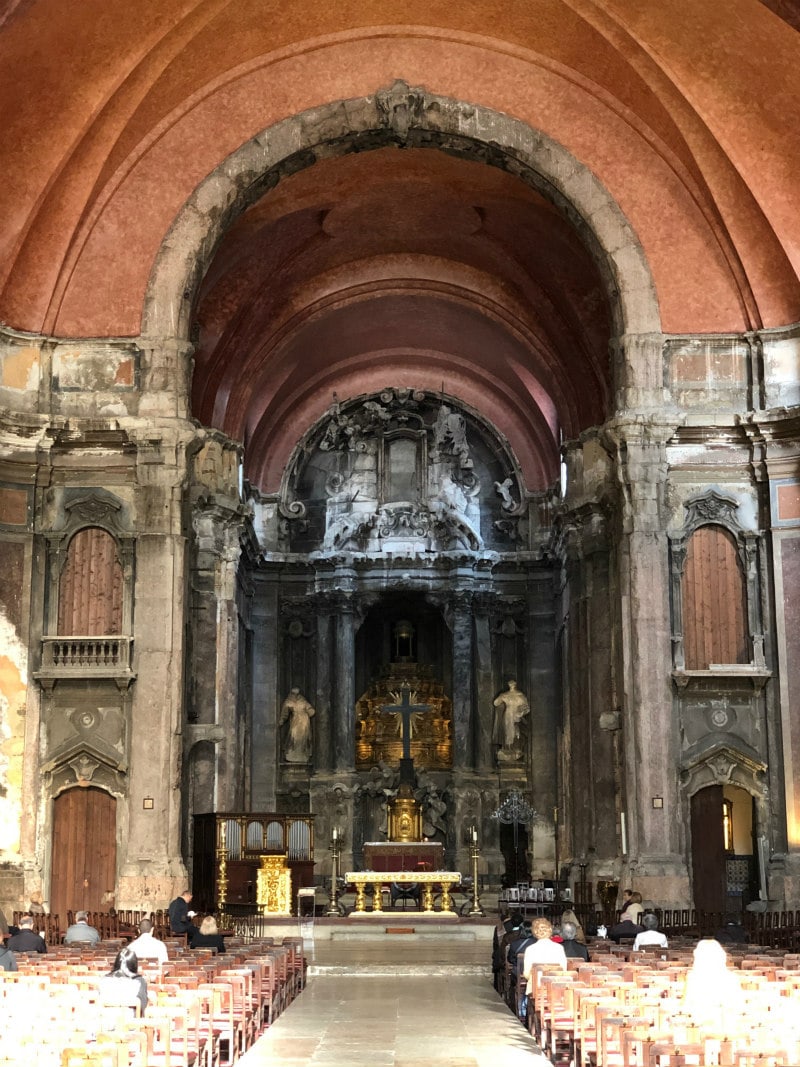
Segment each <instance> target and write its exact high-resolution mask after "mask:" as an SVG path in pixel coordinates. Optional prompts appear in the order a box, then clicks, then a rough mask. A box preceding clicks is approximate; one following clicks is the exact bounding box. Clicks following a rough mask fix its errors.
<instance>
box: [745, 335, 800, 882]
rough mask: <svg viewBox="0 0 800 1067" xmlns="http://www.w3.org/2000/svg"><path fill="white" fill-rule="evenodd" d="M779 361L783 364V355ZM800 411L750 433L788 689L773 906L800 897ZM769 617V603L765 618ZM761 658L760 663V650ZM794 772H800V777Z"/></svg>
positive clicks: (782, 717)
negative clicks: (755, 446)
mask: <svg viewBox="0 0 800 1067" xmlns="http://www.w3.org/2000/svg"><path fill="white" fill-rule="evenodd" d="M794 346H795V348H796V349H800V340H799V339H798V338H796V337H795V338H794ZM774 347H775V348H776V349H777V348H778V347H779V346H778V345H777V344H776V345H775V346H774ZM767 354H769V353H768V352H767ZM771 359H772V360H773V362H774V363H778V361H779V352H776V353H775V355H774V356H772V357H771ZM788 365H789V361H787V366H788ZM785 392H786V390H784V394H785ZM797 411H798V409H797V408H796V407H795V408H789V409H786V408H779V409H776V411H775V413H774V415H772V416H771V417H769V418H767V417H765V416H764V415H762V416H761V417H760V418H759V420H758V424H757V425H753V426H750V427H748V432H749V433H751V434H752V436H753V437H755V438H759V439H760V441H759V444H760V446H761V448H763V449H764V452H765V455H766V461H767V462H766V468H767V471H768V474H769V509H770V526H771V532H772V533H771V540H772V554H773V558H774V567H775V583H774V589H775V599H776V603H775V608H774V611H775V618H774V622H773V621H772V620H770V623H769V624H768V629H773V628H774V633H775V644H776V646H777V647H776V649H775V655H776V659H777V663H776V666H777V676H778V678H779V679H780V689H779V690H778V691H776V689H777V687H776V689H772V691H770V689H768V690H767V700H768V702H767V713H768V715H769V728H768V738H769V743H770V751H769V757H768V758H769V784H770V790H769V804H770V813H769V820H768V825H766V826H764V827H763V828H761V833H762V834H763V838H762V839H763V840H764V842H765V846H766V847H765V849H764V851H765V853H767V852H769V851H770V850H771V856H770V861H769V864H768V865H767V864H765V867H766V868H767V869H766V872H765V873H766V874H767V877H768V879H769V885H768V889H769V897H770V899H771V900H797V898H798V895H800V774H798V772H797V768H798V767H800V716H799V715H798V714H797V708H798V706H800V642H798V640H797V633H798V630H799V629H800V478H798V470H800V448H798V445H797V442H798V439H800V417H798V414H797ZM765 584H766V583H765ZM768 611H769V602H768V601H767V604H766V605H765V611H764V614H765V616H766V615H767V613H768ZM751 626H752V623H751ZM754 653H755V655H756V656H757V654H758V647H756V648H755V649H754ZM781 746H782V751H781ZM780 767H783V768H784V773H783V781H781V780H780V774H779V771H778V768H780ZM792 768H795V770H794V773H792ZM781 794H782V795H781ZM767 835H769V838H767ZM764 859H766V856H765V857H764Z"/></svg>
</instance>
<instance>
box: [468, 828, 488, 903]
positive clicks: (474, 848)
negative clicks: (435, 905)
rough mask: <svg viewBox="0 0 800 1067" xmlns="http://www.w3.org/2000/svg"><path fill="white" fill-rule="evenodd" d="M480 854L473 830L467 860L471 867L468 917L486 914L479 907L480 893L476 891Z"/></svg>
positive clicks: (475, 832)
mask: <svg viewBox="0 0 800 1067" xmlns="http://www.w3.org/2000/svg"><path fill="white" fill-rule="evenodd" d="M480 854H481V849H480V845H479V844H478V831H477V830H475V829H473V830H472V836H471V838H470V842H469V858H470V863H471V866H472V907H471V908H470V909H469V912H468V914H469V915H485V914H486V913H485V912H484V910H483V908H482V907H481V900H480V892H479V890H478V856H480Z"/></svg>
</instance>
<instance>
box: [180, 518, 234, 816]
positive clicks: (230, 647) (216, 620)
mask: <svg viewBox="0 0 800 1067" xmlns="http://www.w3.org/2000/svg"><path fill="white" fill-rule="evenodd" d="M241 521H242V520H241V516H238V515H237V514H236V512H231V511H230V510H229V509H226V508H220V507H219V506H217V505H215V506H213V507H212V508H208V507H205V508H203V509H202V510H198V511H197V512H196V514H195V516H194V529H195V537H196V543H197V550H196V565H195V567H194V568H193V586H194V596H195V602H194V603H193V605H192V607H193V609H194V611H195V621H196V622H197V623H198V625H197V626H196V627H195V631H194V646H193V650H192V651H193V656H192V659H193V671H192V674H193V691H192V711H193V717H195V719H196V721H197V722H199V723H213V724H215V725H216V726H218V727H220V729H221V732H222V736H223V737H224V740H223V741H222V742H221V743H220V745H219V746H218V748H217V768H216V770H217V778H216V784H215V799H214V807H215V810H217V811H230V810H232V809H234V808H235V807H236V797H237V795H238V794H237V787H238V781H239V779H240V777H241V774H242V766H241V764H242V758H243V753H242V752H241V751H240V739H239V737H238V730H237V714H236V709H237V705H238V673H239V672H238V668H239V657H238V645H239V617H238V608H237V603H236V571H237V566H238V562H239V555H240V551H239V532H240V528H241ZM201 605H202V610H198V608H200V607H201ZM201 620H202V622H203V623H204V625H202V628H201V625H199V624H200V622H201Z"/></svg>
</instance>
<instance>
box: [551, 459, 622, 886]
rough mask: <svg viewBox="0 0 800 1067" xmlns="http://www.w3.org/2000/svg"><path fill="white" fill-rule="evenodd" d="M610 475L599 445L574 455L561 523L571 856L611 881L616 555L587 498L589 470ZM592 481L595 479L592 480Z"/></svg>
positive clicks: (615, 840)
mask: <svg viewBox="0 0 800 1067" xmlns="http://www.w3.org/2000/svg"><path fill="white" fill-rule="evenodd" d="M587 465H588V466H591V467H593V468H594V472H595V474H597V473H601V474H602V473H603V472H607V471H608V469H609V464H608V459H607V456H606V455H605V453H604V450H603V449H601V448H600V447H599V446H598V444H597V441H596V440H592V439H590V440H584V441H583V442H582V445H581V446H580V454H579V455H578V456H575V455H573V456H572V457H571V463H570V466H571V473H572V474H573V478H572V479H571V484H572V487H573V488H572V492H571V493H570V497H571V502H572V503H573V507H572V508H571V509H570V510H568V511H567V512H565V513H564V515H563V516H562V517H561V520H560V533H559V551H560V555H561V559H562V567H563V573H562V617H563V619H564V628H563V633H562V642H561V648H562V649H563V653H562V654H563V660H564V680H565V693H564V705H565V706H564V712H565V715H564V723H565V727H564V738H563V745H564V754H565V760H564V776H565V782H564V786H565V788H564V800H563V806H564V808H565V810H564V811H563V812H562V813H561V819H562V820H563V821H564V823H565V825H567V826H568V827H570V829H571V833H570V841H569V845H568V851H569V852H570V854H571V855H570V858H571V859H572V860H573V861H574V862H578V863H586V864H587V865H588V867H589V874H590V877H593V878H597V877H605V878H610V877H611V876H612V875H613V874H614V871H615V867H614V864H615V860H616V858H617V855H618V851H619V848H620V844H621V841H620V834H619V824H618V820H617V781H616V776H617V770H618V767H617V752H616V741H615V736H616V732H617V731H618V730H619V725H620V716H619V712H618V710H617V708H616V705H615V700H614V685H613V648H612V632H613V630H614V627H613V620H612V617H611V605H612V596H611V583H612V580H611V565H610V564H611V556H610V538H609V530H608V519H607V516H606V514H605V513H604V510H603V508H602V507H601V506H600V505H598V504H595V503H591V502H589V501H587V500H586V499H584V497H583V486H584V481H583V478H582V477H581V475H582V474H585V466H587ZM592 480H593V479H592Z"/></svg>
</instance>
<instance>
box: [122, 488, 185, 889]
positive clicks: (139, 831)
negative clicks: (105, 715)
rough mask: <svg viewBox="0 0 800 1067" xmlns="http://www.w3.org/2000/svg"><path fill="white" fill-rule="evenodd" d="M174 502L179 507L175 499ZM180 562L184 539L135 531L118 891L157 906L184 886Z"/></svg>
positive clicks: (182, 575) (182, 591) (182, 571)
mask: <svg viewBox="0 0 800 1067" xmlns="http://www.w3.org/2000/svg"><path fill="white" fill-rule="evenodd" d="M176 495H177V494H176ZM173 506H174V509H175V510H176V511H179V510H180V503H179V501H177V500H173ZM185 566H186V558H185V542H184V539H183V538H182V537H180V536H175V535H171V534H169V533H166V532H162V531H151V532H142V533H140V534H139V535H138V537H137V546H136V618H135V624H134V640H135V648H136V655H135V660H134V669H135V670H136V671H137V680H136V684H135V686H134V687H133V690H132V707H131V733H130V737H131V741H130V778H129V787H128V789H129V792H128V795H129V805H128V812H129V824H128V836H127V847H126V850H125V855H124V857H122V858H121V859H122V862H121V864H120V874H119V882H118V891H117V902H118V904H120V905H121V906H124V907H140V906H142V905H144V904H147V905H148V906H154V905H155V904H156V903H158V902H159V901H161V902H163V901H166V900H169V899H171V898H172V897H173V896H174V895H175V893H176V892H180V885H181V884H182V885H183V887H184V888H185V886H186V877H187V875H186V869H185V867H184V865H183V862H182V860H181V831H182V818H181V815H182V812H181V796H182V793H181V789H180V768H181V760H182V755H183V753H182V748H183V734H182V728H183V721H182V710H183V684H184V673H183V666H182V665H183V654H184V646H183V637H184V603H185V600H184V595H185V580H186V571H185ZM146 796H150V797H153V798H154V806H153V809H152V810H148V811H145V810H143V806H142V798H143V797H146Z"/></svg>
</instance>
